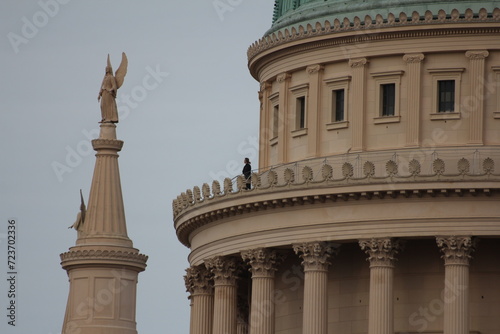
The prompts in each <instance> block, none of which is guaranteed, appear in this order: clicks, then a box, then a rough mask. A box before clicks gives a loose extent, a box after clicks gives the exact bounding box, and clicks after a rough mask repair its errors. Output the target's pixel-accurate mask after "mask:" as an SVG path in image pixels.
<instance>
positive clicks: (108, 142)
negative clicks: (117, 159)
mask: <svg viewBox="0 0 500 334" xmlns="http://www.w3.org/2000/svg"><path fill="white" fill-rule="evenodd" d="M92 147H93V148H94V150H102V149H112V150H117V151H120V150H121V149H122V147H123V141H122V140H118V139H102V138H98V139H94V140H92Z"/></svg>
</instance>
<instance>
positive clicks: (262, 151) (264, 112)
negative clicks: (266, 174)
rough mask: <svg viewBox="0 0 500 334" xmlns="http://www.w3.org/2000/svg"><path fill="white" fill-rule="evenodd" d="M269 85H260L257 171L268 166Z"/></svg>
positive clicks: (269, 132) (271, 129) (271, 131)
mask: <svg viewBox="0 0 500 334" xmlns="http://www.w3.org/2000/svg"><path fill="white" fill-rule="evenodd" d="M271 87H272V86H271V84H270V83H268V82H263V83H261V84H260V91H259V100H260V134H259V136H260V138H259V169H260V170H262V169H263V168H265V167H268V166H269V140H271V138H272V133H273V128H272V126H273V125H272V122H271V120H272V117H273V115H272V114H271V112H270V110H269V93H270V91H271Z"/></svg>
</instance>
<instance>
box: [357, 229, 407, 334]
mask: <svg viewBox="0 0 500 334" xmlns="http://www.w3.org/2000/svg"><path fill="white" fill-rule="evenodd" d="M359 245H360V247H361V249H362V250H363V251H365V252H366V254H368V259H367V260H368V261H370V301H369V306H368V334H388V333H394V302H393V291H394V286H393V282H394V261H395V259H394V257H395V255H396V254H397V253H398V251H399V249H400V246H399V241H397V240H394V239H391V238H380V239H375V238H374V239H368V240H360V241H359Z"/></svg>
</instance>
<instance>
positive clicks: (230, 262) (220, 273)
mask: <svg viewBox="0 0 500 334" xmlns="http://www.w3.org/2000/svg"><path fill="white" fill-rule="evenodd" d="M205 266H206V268H207V269H208V270H209V271H210V272H211V273H212V274H213V279H214V285H235V284H236V280H237V279H238V273H239V271H240V266H239V265H238V263H237V262H236V259H235V258H232V257H225V256H216V257H213V258H211V259H208V260H205Z"/></svg>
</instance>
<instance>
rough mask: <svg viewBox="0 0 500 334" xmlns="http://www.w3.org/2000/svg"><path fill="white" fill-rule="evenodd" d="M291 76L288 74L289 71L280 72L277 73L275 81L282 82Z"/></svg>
mask: <svg viewBox="0 0 500 334" xmlns="http://www.w3.org/2000/svg"><path fill="white" fill-rule="evenodd" d="M291 77H292V76H291V75H290V74H289V73H286V72H285V73H280V74H278V76H277V77H276V81H278V83H283V82H285V81H286V80H288V79H290V78H291Z"/></svg>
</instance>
